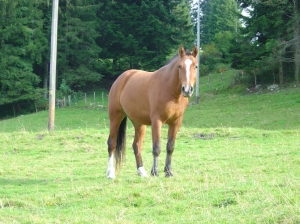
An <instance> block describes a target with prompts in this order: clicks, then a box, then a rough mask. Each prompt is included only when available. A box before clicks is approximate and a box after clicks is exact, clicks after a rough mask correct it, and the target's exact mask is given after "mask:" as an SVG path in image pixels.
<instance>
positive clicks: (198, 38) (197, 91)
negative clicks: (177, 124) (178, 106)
mask: <svg viewBox="0 0 300 224" xmlns="http://www.w3.org/2000/svg"><path fill="white" fill-rule="evenodd" d="M197 47H198V56H197V60H198V69H197V76H196V104H198V102H199V88H200V86H199V79H200V0H198V13H197Z"/></svg>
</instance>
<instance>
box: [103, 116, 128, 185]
mask: <svg viewBox="0 0 300 224" xmlns="http://www.w3.org/2000/svg"><path fill="white" fill-rule="evenodd" d="M123 118H124V115H123V114H121V113H120V114H118V116H114V118H113V119H110V132H109V137H108V140H107V146H108V166H107V171H106V175H107V178H110V179H114V178H116V174H115V166H114V163H115V159H114V152H115V150H116V147H117V137H118V131H119V127H120V124H121V121H122V120H123Z"/></svg>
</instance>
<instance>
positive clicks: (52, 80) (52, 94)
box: [48, 0, 59, 131]
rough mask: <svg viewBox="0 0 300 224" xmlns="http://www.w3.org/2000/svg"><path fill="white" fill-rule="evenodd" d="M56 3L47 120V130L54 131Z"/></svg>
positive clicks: (54, 7)
mask: <svg viewBox="0 0 300 224" xmlns="http://www.w3.org/2000/svg"><path fill="white" fill-rule="evenodd" d="M58 1H59V0H53V3H52V4H53V6H52V23H51V53H50V82H49V120H48V130H49V131H53V130H54V117H55V90H56V58H57V24H58Z"/></svg>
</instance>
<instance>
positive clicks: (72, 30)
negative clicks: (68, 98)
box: [57, 0, 102, 88]
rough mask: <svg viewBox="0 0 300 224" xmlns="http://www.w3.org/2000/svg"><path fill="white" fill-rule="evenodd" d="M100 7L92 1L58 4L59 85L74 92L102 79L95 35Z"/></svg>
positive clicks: (98, 49)
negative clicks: (73, 88) (60, 83)
mask: <svg viewBox="0 0 300 224" xmlns="http://www.w3.org/2000/svg"><path fill="white" fill-rule="evenodd" d="M100 6H101V3H100V1H95V0H60V5H59V7H60V11H59V25H58V60H57V62H58V65H57V68H58V82H61V80H62V79H64V80H65V81H66V82H67V84H68V85H70V86H72V87H76V88H80V87H83V86H85V85H86V84H87V83H92V82H97V81H99V80H100V79H101V77H102V76H101V74H100V67H101V63H100V62H99V53H100V52H101V48H100V47H99V46H98V45H97V44H96V41H95V40H96V39H97V38H98V37H99V33H98V32H97V31H96V29H97V27H98V24H99V20H98V17H97V11H98V10H99V8H100Z"/></svg>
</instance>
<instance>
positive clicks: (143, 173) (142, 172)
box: [137, 167, 148, 177]
mask: <svg viewBox="0 0 300 224" xmlns="http://www.w3.org/2000/svg"><path fill="white" fill-rule="evenodd" d="M137 174H138V175H139V176H141V177H148V174H147V172H146V170H145V168H144V167H139V168H138V169H137Z"/></svg>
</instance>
